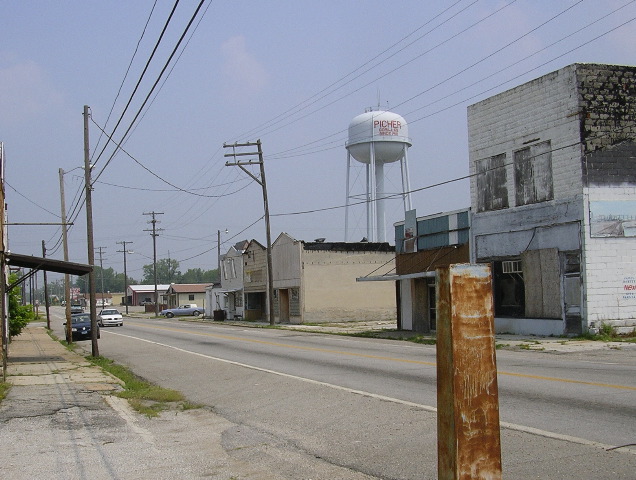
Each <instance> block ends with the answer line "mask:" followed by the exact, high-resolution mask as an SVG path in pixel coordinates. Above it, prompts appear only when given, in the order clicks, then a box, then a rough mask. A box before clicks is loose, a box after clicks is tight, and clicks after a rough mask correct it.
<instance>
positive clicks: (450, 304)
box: [437, 264, 502, 480]
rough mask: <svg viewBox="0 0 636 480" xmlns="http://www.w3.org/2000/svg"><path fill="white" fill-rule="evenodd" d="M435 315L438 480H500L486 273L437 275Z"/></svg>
mask: <svg viewBox="0 0 636 480" xmlns="http://www.w3.org/2000/svg"><path fill="white" fill-rule="evenodd" d="M437 315H438V317H437V466H438V477H437V478H438V479H439V480H468V479H470V480H474V479H484V480H485V479H488V480H500V479H501V478H502V473H501V442H500V435H499V428H500V427H499V393H498V388H497V365H496V358H495V341H494V333H495V332H494V330H495V328H494V311H493V299H492V285H491V273H490V267H489V266H488V265H469V264H461V265H451V266H450V267H445V268H439V269H437Z"/></svg>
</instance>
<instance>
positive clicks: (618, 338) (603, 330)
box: [576, 323, 636, 343]
mask: <svg viewBox="0 0 636 480" xmlns="http://www.w3.org/2000/svg"><path fill="white" fill-rule="evenodd" d="M576 340H596V341H601V342H627V343H636V328H635V329H633V330H632V331H631V332H628V333H618V332H617V329H616V327H614V326H612V325H609V324H607V323H601V327H600V328H599V331H598V333H597V334H596V335H594V334H592V333H590V332H586V333H584V334H583V335H580V336H578V337H576Z"/></svg>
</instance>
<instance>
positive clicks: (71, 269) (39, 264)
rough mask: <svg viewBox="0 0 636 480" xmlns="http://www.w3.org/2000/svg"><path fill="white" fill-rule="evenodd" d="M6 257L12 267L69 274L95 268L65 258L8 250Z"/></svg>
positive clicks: (84, 272) (85, 271)
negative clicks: (43, 256)
mask: <svg viewBox="0 0 636 480" xmlns="http://www.w3.org/2000/svg"><path fill="white" fill-rule="evenodd" d="M5 259H6V261H7V264H8V265H9V266H10V267H23V268H30V269H31V270H46V271H47V272H57V273H68V274H69V275H80V276H81V275H86V274H87V273H90V272H91V270H93V267H92V266H90V265H86V264H83V263H73V262H65V261H63V260H53V259H52V258H42V257H33V256H31V255H20V254H18V253H9V252H7V253H6V254H5Z"/></svg>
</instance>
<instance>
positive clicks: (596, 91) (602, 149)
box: [577, 65, 636, 331]
mask: <svg viewBox="0 0 636 480" xmlns="http://www.w3.org/2000/svg"><path fill="white" fill-rule="evenodd" d="M577 83H578V88H579V95H580V100H579V101H580V105H581V107H580V110H581V115H580V124H581V140H582V142H583V144H584V149H585V150H584V153H585V155H583V156H582V167H583V182H584V185H585V187H586V189H585V193H586V199H585V200H586V210H587V211H589V206H590V202H614V201H618V202H627V201H632V202H633V201H636V144H635V143H634V140H635V139H636V67H630V66H615V65H580V66H579V68H578V69H577ZM632 212H633V214H636V212H634V211H633V210H632ZM583 239H584V245H585V247H584V253H583V262H584V265H583V268H584V271H585V281H584V289H585V297H586V299H587V301H586V311H587V320H588V325H589V324H591V323H592V322H594V324H595V326H596V327H598V326H600V324H601V323H604V322H605V323H609V324H612V325H613V326H615V327H617V328H618V329H619V330H620V331H631V330H632V329H634V328H635V327H636V294H635V292H634V291H633V290H630V286H631V285H633V282H635V281H636V256H635V255H634V251H635V250H636V237H606V238H600V237H593V236H592V235H591V225H590V215H589V214H588V215H585V235H584V236H583Z"/></svg>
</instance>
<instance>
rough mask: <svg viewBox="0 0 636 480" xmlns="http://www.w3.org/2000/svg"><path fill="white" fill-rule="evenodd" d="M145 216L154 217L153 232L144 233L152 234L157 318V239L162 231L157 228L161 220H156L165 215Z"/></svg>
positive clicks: (148, 213)
mask: <svg viewBox="0 0 636 480" xmlns="http://www.w3.org/2000/svg"><path fill="white" fill-rule="evenodd" d="M144 215H152V220H150V221H149V222H148V223H151V224H152V229H151V230H148V229H146V230H144V232H152V233H151V234H150V236H151V237H152V266H153V271H154V280H155V317H158V316H159V293H158V292H157V237H158V236H159V234H158V233H157V232H160V231H161V230H162V229H161V228H157V223H159V220H157V219H156V216H157V215H163V212H154V211H153V212H147V213H144ZM168 268H170V264H168Z"/></svg>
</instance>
